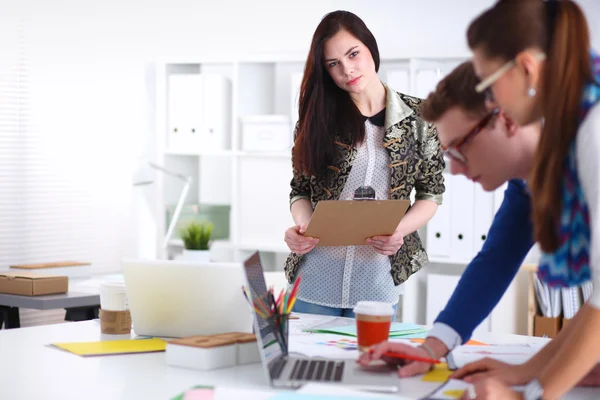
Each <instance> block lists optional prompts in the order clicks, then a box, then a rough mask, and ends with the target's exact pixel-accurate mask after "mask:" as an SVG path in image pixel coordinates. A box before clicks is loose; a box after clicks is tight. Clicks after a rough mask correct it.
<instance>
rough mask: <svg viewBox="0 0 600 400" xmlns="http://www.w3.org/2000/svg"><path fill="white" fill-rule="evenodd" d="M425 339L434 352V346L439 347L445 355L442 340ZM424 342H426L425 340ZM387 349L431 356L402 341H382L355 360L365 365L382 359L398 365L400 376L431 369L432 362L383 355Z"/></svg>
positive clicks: (401, 352) (420, 348)
mask: <svg viewBox="0 0 600 400" xmlns="http://www.w3.org/2000/svg"><path fill="white" fill-rule="evenodd" d="M427 340H428V341H430V344H431V346H430V347H431V348H432V350H433V351H434V352H436V350H434V349H436V348H440V353H442V352H443V353H444V354H443V355H445V353H447V352H448V349H447V348H446V346H444V344H443V343H442V342H440V341H439V340H437V339H435V338H427ZM435 342H438V343H439V344H436V343H435ZM425 343H427V341H426V342H425ZM428 345H429V344H428ZM440 345H441V346H440ZM387 351H392V352H394V353H399V354H407V355H412V356H417V357H423V358H431V355H430V354H429V353H428V352H427V351H426V350H425V349H423V348H422V347H413V346H410V345H407V344H404V343H390V342H383V343H380V344H378V345H375V346H373V353H368V352H367V353H363V354H361V356H360V357H359V359H358V361H357V362H358V363H359V364H361V365H363V366H367V365H369V363H370V362H372V361H376V360H383V361H385V362H386V363H388V364H391V365H398V366H399V367H400V368H399V369H398V376H400V377H401V378H405V377H410V376H414V375H420V374H424V373H425V372H427V371H429V370H430V369H431V365H432V364H429V363H425V362H420V361H412V360H404V359H401V358H388V357H385V356H384V355H383V354H384V353H385V352H387ZM443 355H440V356H439V357H441V356H443ZM439 357H438V356H437V354H436V358H439Z"/></svg>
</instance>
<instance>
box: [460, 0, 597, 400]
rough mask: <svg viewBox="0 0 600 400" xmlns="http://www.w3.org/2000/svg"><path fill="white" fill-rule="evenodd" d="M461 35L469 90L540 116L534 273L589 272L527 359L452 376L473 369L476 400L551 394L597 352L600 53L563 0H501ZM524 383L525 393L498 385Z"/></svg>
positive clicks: (567, 275)
mask: <svg viewBox="0 0 600 400" xmlns="http://www.w3.org/2000/svg"><path fill="white" fill-rule="evenodd" d="M467 37H468V42H469V47H470V48H471V50H472V51H473V64H474V67H475V70H476V72H477V75H478V76H479V78H480V79H481V82H480V84H479V85H478V86H477V88H476V89H477V90H478V91H479V92H486V94H487V95H488V100H489V101H490V102H493V103H494V105H498V106H499V107H500V108H502V109H503V111H504V112H505V113H506V114H507V115H508V116H509V117H510V118H512V119H513V120H514V121H516V122H517V123H518V124H519V125H528V124H530V123H532V122H535V121H539V120H543V121H544V127H543V131H542V134H541V140H540V144H539V147H538V151H537V155H536V160H535V166H534V169H533V173H532V175H531V177H530V179H529V182H528V183H529V188H530V191H531V195H532V208H533V210H532V211H533V219H534V221H533V222H534V234H535V238H536V240H537V241H538V243H539V244H540V247H541V249H542V251H543V254H542V258H541V260H540V265H539V271H538V276H539V277H540V279H542V280H543V281H545V282H547V283H548V284H549V285H551V286H555V287H570V286H576V285H580V284H581V283H583V282H585V281H588V280H590V279H592V280H593V283H594V291H593V294H592V295H591V297H590V298H589V300H588V301H587V303H586V304H584V305H583V307H582V308H581V310H580V311H579V312H578V313H577V315H576V316H575V318H573V320H572V321H571V322H570V323H569V324H568V325H566V326H565V327H563V329H562V330H561V332H560V333H559V335H558V336H557V337H556V338H555V339H554V340H552V341H551V342H550V343H549V344H547V345H546V346H545V347H544V348H543V349H542V350H540V352H539V353H538V354H536V355H535V356H534V357H533V358H532V359H531V360H529V361H528V362H527V363H525V364H523V365H516V366H510V365H507V364H503V363H500V362H497V361H493V360H488V359H486V360H482V361H480V362H476V363H473V364H470V365H468V366H466V367H464V368H463V369H462V370H460V371H457V373H456V374H455V377H463V376H466V375H469V374H474V375H471V376H470V377H468V378H467V379H469V380H471V381H473V382H477V384H476V394H477V398H478V399H480V398H483V399H492V398H493V399H520V398H525V399H541V398H543V399H555V398H559V397H561V396H562V395H563V394H564V393H566V392H567V391H568V390H569V389H571V388H572V387H573V386H575V385H576V384H577V383H578V382H580V381H581V379H582V378H583V377H584V376H585V375H586V374H587V373H588V372H589V371H590V370H591V369H592V368H593V367H594V366H596V364H597V363H598V360H599V359H600V340H598V336H599V335H600V258H599V257H600V156H599V155H600V83H599V82H600V58H599V57H598V55H597V54H596V53H595V52H593V51H592V50H591V48H590V38H589V32H588V25H587V22H586V19H585V16H584V14H583V12H582V11H581V9H580V8H579V7H578V6H577V4H575V3H574V2H573V1H570V0H564V1H542V0H504V1H500V2H498V3H497V4H496V5H495V6H493V7H492V8H491V9H489V10H487V11H485V12H484V13H483V14H482V15H480V16H479V17H478V18H477V19H476V20H475V21H473V22H472V24H471V26H470V27H469V30H468V33H467ZM490 105H491V104H490ZM485 378H491V379H485ZM494 378H495V379H494ZM523 384H526V385H527V386H526V390H525V392H524V394H520V393H517V392H514V391H512V390H510V389H508V388H507V387H506V386H505V385H508V386H512V385H523Z"/></svg>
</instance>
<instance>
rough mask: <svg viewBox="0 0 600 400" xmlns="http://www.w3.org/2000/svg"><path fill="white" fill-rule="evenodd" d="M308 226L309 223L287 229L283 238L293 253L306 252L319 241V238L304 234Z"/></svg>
mask: <svg viewBox="0 0 600 400" xmlns="http://www.w3.org/2000/svg"><path fill="white" fill-rule="evenodd" d="M306 226H307V224H301V225H296V226H292V227H291V228H288V229H287V230H286V231H285V237H284V238H283V240H284V241H285V243H286V244H287V246H288V247H289V249H290V250H291V251H292V252H293V253H296V254H306V253H308V252H309V251H311V250H312V249H313V248H314V247H315V245H316V244H317V243H319V239H315V238H312V237H305V236H304V232H306Z"/></svg>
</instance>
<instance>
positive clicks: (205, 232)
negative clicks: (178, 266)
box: [180, 222, 213, 250]
mask: <svg viewBox="0 0 600 400" xmlns="http://www.w3.org/2000/svg"><path fill="white" fill-rule="evenodd" d="M212 231H213V224H212V223H210V222H192V223H190V224H188V225H187V226H186V227H185V228H184V229H181V231H180V232H181V239H182V240H183V244H184V245H185V248H186V249H187V250H208V242H209V241H210V237H211V235H212Z"/></svg>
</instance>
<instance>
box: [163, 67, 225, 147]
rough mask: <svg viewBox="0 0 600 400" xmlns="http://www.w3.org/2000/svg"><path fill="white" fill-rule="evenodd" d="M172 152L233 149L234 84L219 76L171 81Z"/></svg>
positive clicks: (183, 76)
mask: <svg viewBox="0 0 600 400" xmlns="http://www.w3.org/2000/svg"><path fill="white" fill-rule="evenodd" d="M168 85H169V88H168V105H167V107H168V116H167V119H168V129H169V131H168V136H167V137H168V143H167V146H168V148H169V150H171V151H174V150H182V151H183V150H186V151H194V150H196V151H200V150H226V149H229V148H230V147H231V144H230V136H231V135H230V130H231V113H230V110H231V84H230V82H229V79H227V78H226V77H224V76H222V75H219V74H212V73H208V74H207V73H205V74H172V75H170V76H169V78H168Z"/></svg>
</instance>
